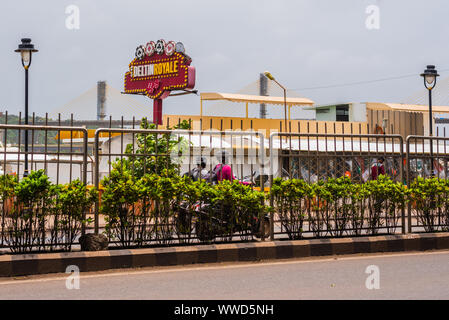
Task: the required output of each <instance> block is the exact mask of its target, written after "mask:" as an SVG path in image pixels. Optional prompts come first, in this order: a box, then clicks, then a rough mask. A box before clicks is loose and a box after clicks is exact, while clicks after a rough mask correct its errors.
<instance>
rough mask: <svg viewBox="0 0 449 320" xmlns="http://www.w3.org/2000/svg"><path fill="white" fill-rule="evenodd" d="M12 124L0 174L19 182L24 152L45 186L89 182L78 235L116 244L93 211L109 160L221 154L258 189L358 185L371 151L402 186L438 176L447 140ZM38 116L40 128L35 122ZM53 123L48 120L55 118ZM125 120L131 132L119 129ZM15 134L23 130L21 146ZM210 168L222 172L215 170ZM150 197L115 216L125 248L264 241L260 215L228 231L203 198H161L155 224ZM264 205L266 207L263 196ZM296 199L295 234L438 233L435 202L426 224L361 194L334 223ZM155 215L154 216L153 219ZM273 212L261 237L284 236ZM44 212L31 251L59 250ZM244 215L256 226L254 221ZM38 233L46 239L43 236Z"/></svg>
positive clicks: (140, 172)
mask: <svg viewBox="0 0 449 320" xmlns="http://www.w3.org/2000/svg"><path fill="white" fill-rule="evenodd" d="M6 119H8V118H7V117H6ZM33 119H34V117H33ZM20 121H21V120H20V117H19V119H18V123H17V124H2V125H0V132H1V133H2V136H1V142H2V146H1V149H0V165H1V167H2V170H3V172H2V176H3V177H5V176H7V175H16V176H17V177H18V179H19V180H21V179H22V178H23V174H24V163H25V158H27V159H28V160H27V161H28V164H29V169H30V170H33V171H35V170H38V169H43V170H44V171H45V173H46V174H47V175H48V176H49V177H50V180H51V181H52V182H53V183H54V184H64V183H68V182H71V181H73V180H75V179H80V180H81V181H82V182H83V183H84V184H87V185H92V187H96V188H97V189H98V190H99V193H100V196H99V197H98V200H97V202H96V205H95V207H94V208H92V210H87V211H86V212H85V213H84V218H89V217H91V218H93V223H92V224H89V223H88V222H83V224H82V228H83V230H82V232H85V229H86V228H92V229H93V231H94V232H97V233H101V232H105V231H106V232H108V234H109V236H110V240H111V242H112V243H115V244H122V245H123V244H124V242H123V241H122V240H123V239H124V238H123V232H124V230H119V229H117V230H116V232H115V233H111V230H110V229H108V222H110V220H108V219H110V218H111V217H110V216H109V217H108V216H107V214H105V213H104V212H102V211H101V210H100V208H101V207H102V204H103V203H104V198H102V196H103V195H104V192H106V186H105V185H104V183H103V181H105V180H104V179H105V178H107V177H110V176H111V172H113V171H114V168H115V166H117V165H119V166H121V167H122V168H123V166H128V169H130V173H131V176H133V177H138V178H141V177H142V176H144V175H145V174H146V173H152V172H153V173H154V172H155V173H161V172H162V170H163V169H170V168H171V165H172V164H175V165H174V168H175V169H176V171H177V174H178V175H179V176H182V175H184V174H185V173H189V172H191V171H192V169H194V168H195V167H197V164H198V163H200V161H198V159H199V158H205V162H206V163H207V165H206V167H205V168H204V169H205V170H206V171H208V172H211V171H213V169H214V168H215V167H216V165H217V164H219V163H220V162H222V161H221V160H222V159H220V158H221V157H222V151H225V157H226V158H225V163H227V164H229V165H230V166H231V169H232V172H233V174H234V175H235V176H236V178H237V179H239V180H242V181H248V182H251V188H252V189H257V190H262V191H265V192H267V191H269V190H270V188H271V187H272V186H273V180H274V179H275V178H276V177H280V178H283V179H302V180H304V181H306V182H307V183H308V184H313V183H317V182H319V181H324V180H327V179H328V178H338V177H342V176H347V177H349V178H350V179H351V180H352V181H353V182H354V183H364V182H367V181H370V180H371V179H372V177H371V168H372V166H373V164H375V163H376V161H377V160H378V159H379V158H381V157H382V158H384V167H385V170H386V174H387V175H388V176H390V177H391V178H392V180H393V181H395V182H400V183H403V184H407V185H410V184H411V183H412V182H413V180H414V179H415V178H416V177H437V178H440V179H447V178H448V177H447V176H448V173H449V171H448V161H449V153H448V151H449V138H442V137H424V136H409V137H408V138H407V139H406V141H405V143H404V141H403V138H402V136H400V135H372V134H344V133H341V134H324V133H283V132H275V133H272V134H271V135H270V137H269V140H267V139H265V136H264V134H263V133H261V132H256V131H253V130H250V131H233V130H228V131H215V130H169V129H157V130H155V129H136V128H135V126H137V125H138V124H139V122H137V121H135V120H133V121H132V122H125V121H124V120H123V119H122V120H121V121H118V122H116V123H115V125H118V126H120V128H111V127H112V125H113V122H112V119H110V121H109V126H110V128H99V129H97V130H96V131H95V136H94V137H93V139H92V138H90V139H89V132H88V129H87V128H85V127H80V126H78V127H74V126H71V125H73V124H74V123H76V124H79V123H77V122H75V121H74V120H73V118H72V119H71V121H70V122H69V124H71V125H69V126H60V125H53V126H49V125H48V123H50V120H49V119H48V117H46V118H45V120H42V119H41V120H39V121H34V120H33V121H32V123H33V122H34V124H31V125H28V126H26V125H23V124H22V123H21V122H20ZM5 122H7V121H5ZM42 122H44V124H43V125H42V124H36V123H42ZM51 123H52V124H54V122H51ZM61 123H63V122H61V121H60V120H58V121H57V123H56V124H61ZM125 123H126V124H125ZM125 125H127V126H129V127H131V128H124V127H125ZM63 133H65V135H64V134H63ZM25 134H28V136H29V139H28V140H29V148H28V150H27V151H26V152H25V146H24V135H25ZM430 145H432V147H430ZM25 154H26V157H25ZM219 167H220V166H219ZM201 172H202V171H200V179H202V178H209V179H211V176H212V175H211V174H210V173H206V174H205V177H203V176H202V174H203V173H201ZM219 174H220V175H221V174H222V172H221V171H219ZM125 200H127V199H125ZM129 200H130V201H131V199H129ZM13 201H14V199H9V198H5V197H2V199H1V205H2V224H1V228H2V229H1V232H2V236H1V245H2V247H4V248H9V247H11V242H10V241H9V242H8V241H6V240H7V239H6V236H7V230H8V228H9V226H10V225H11V223H10V221H11V208H12V203H13ZM158 201H159V200H154V199H147V200H143V199H137V200H136V201H134V203H131V204H129V206H128V208H127V209H126V212H125V211H123V212H122V213H123V214H126V215H128V216H131V217H139V219H140V220H139V221H134V222H132V223H134V225H133V230H134V231H135V233H133V234H132V235H129V236H127V238H126V239H125V240H126V241H125V244H126V245H129V246H142V245H158V244H163V245H167V244H175V243H198V242H214V241H215V242H217V241H218V242H220V241H237V240H251V239H254V238H255V237H257V238H261V239H264V238H266V236H267V233H265V231H266V230H264V228H265V226H266V225H265V222H266V221H267V220H265V219H266V217H263V218H262V220H260V217H255V216H251V215H250V216H251V217H252V218H254V219H253V220H251V219H250V220H251V221H249V222H248V223H247V224H246V225H245V227H244V228H237V226H238V224H239V223H238V222H237V220H235V218H236V214H237V213H236V212H231V211H232V210H230V209H229V207H226V206H221V207H220V208H210V207H207V203H206V202H207V201H206V200H204V199H203V200H202V201H199V203H198V202H196V203H186V201H185V200H183V201H177V200H176V201H173V202H171V203H169V207H168V208H167V210H168V211H167V212H169V215H168V216H167V218H164V219H165V220H164V219H162V218H161V217H162V216H161V215H162V213H161V212H160V211H157V210H159V209H158V208H159V207H161V208H162V207H163V206H164V204H161V203H159V202H158ZM344 201H345V200H343V202H340V203H338V206H340V207H341V208H343V207H345V206H346V205H347V203H345V202H344ZM125 202H126V201H125ZM269 202H270V204H271V206H274V207H275V203H274V199H273V197H271V199H270V200H269ZM267 204H268V203H267ZM297 205H298V208H299V209H298V208H296V209H295V210H300V211H301V214H303V215H304V220H303V221H301V225H300V229H301V232H300V237H335V236H344V235H368V234H392V233H398V232H406V231H407V232H422V231H424V232H425V231H442V230H447V227H448V224H449V223H448V222H449V218H448V216H449V215H448V212H449V207H448V208H446V207H444V206H443V207H442V206H440V207H438V208H436V209H434V210H431V212H430V213H427V217H428V218H430V221H431V223H430V224H431V225H432V226H431V228H429V227H428V226H429V222H428V221H429V220H428V221H427V222H426V221H424V222H423V220H422V213H420V212H419V208H417V207H416V205H414V204H413V203H409V204H408V207H407V208H405V209H404V208H397V209H395V210H394V212H393V215H391V212H389V214H388V215H387V207H388V206H389V204H388V203H387V202H381V201H379V200H376V199H369V198H367V199H363V201H361V202H360V203H358V204H357V206H356V210H357V212H358V214H359V216H362V217H364V218H363V219H365V220H363V219H362V221H352V222H351V221H346V222H344V223H343V224H342V223H341V217H338V216H335V215H332V208H330V207H328V206H327V203H325V202H324V201H320V199H318V198H316V199H306V198H304V199H301V200H300V201H298V203H297ZM340 207H339V208H340ZM376 208H377V209H376ZM379 208H380V209H379ZM373 210H374V211H375V210H377V211H379V210H380V211H382V212H381V216H380V217H379V219H380V221H382V223H379V224H378V225H375V226H373V225H371V224H370V223H369V217H371V216H372V215H373V214H374V211H373ZM155 212H156V213H157V214H158V215H159V216H158V217H159V218H161V219H162V220H159V221H155ZM198 212H202V213H198ZM211 212H213V213H211ZM239 212H240V211H239ZM205 213H207V214H205ZM230 213H231V215H230ZM283 214H284V213H283V212H280V211H279V210H278V211H277V212H272V213H271V214H270V216H269V220H268V221H269V230H268V231H269V235H270V238H271V239H282V238H286V237H290V238H291V234H292V233H291V228H290V227H291V224H292V223H297V221H291V220H288V219H286V218H285V217H284V216H282V215H283ZM195 215H196V216H197V217H196V218H195ZM230 216H231V217H233V218H230ZM48 218H49V219H47V221H44V220H43V221H44V222H43V223H44V228H41V227H40V229H39V230H41V231H42V230H44V233H45V236H44V237H42V239H44V240H43V241H44V243H35V244H32V246H33V247H35V248H37V250H47V249H48V248H49V247H51V248H56V249H57V248H67V247H64V245H65V243H64V242H61V241H62V240H57V241H56V240H54V239H53V240H52V230H53V229H54V226H55V225H56V224H55V223H56V222H55V221H54V218H53V217H52V216H51V215H50V216H48ZM159 218H158V219H159ZM256 218H258V219H256ZM52 219H53V220H52ZM133 219H134V218H133ZM230 219H234V220H233V222H232V227H229V224H230V223H229V221H230ZM254 221H257V223H258V224H257V225H254V223H253V222H254ZM41 223H42V221H41ZM126 223H128V222H126ZM109 226H110V223H109ZM181 229H182V230H181ZM139 230H140V231H139ZM211 230H212V231H211ZM223 230H225V231H223ZM128 231H129V230H128ZM134 231H133V232H134ZM139 232H140V233H139ZM144 233H145V234H146V238H144V239H143V238H142V237H141V236H142V234H144ZM47 238H48V239H49V242H48V243H46V242H45V241H46V239H47ZM293 238H295V236H293ZM42 239H41V240H42ZM76 240H77V238H76ZM55 241H56V242H55ZM16 245H17V244H16ZM30 250H32V248H31V247H30Z"/></svg>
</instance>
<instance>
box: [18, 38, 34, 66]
mask: <svg viewBox="0 0 449 320" xmlns="http://www.w3.org/2000/svg"><path fill="white" fill-rule="evenodd" d="M21 41H22V43H20V44H19V47H18V48H17V49H16V50H14V51H15V52H20V56H21V58H22V65H23V67H24V68H25V69H28V68H29V66H30V65H31V54H32V53H33V52H38V50H37V49H35V48H34V44H32V43H31V39H30V38H23V39H22V40H21Z"/></svg>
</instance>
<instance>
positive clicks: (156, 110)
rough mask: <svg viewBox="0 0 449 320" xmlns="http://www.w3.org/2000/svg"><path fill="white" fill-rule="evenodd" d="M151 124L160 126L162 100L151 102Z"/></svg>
mask: <svg viewBox="0 0 449 320" xmlns="http://www.w3.org/2000/svg"><path fill="white" fill-rule="evenodd" d="M153 123H154V124H157V125H161V124H162V99H154V100H153Z"/></svg>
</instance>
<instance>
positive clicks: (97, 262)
mask: <svg viewBox="0 0 449 320" xmlns="http://www.w3.org/2000/svg"><path fill="white" fill-rule="evenodd" d="M435 249H449V232H445V233H426V234H406V235H389V236H373V237H355V238H338V239H312V240H294V241H272V242H269V241H266V242H256V243H237V244H217V245H195V246H183V247H170V248H151V249H120V250H109V251H97V252H87V251H85V252H65V253H42V254H20V255H3V256H0V277H11V276H23V275H35V274H46V273H64V272H65V271H66V268H67V266H69V265H76V266H78V267H79V269H80V271H81V272H87V271H102V270H108V269H118V268H140V267H156V266H174V265H189V264H197V263H217V262H237V261H258V260H273V259H291V258H302V257H313V256H328V255H343V254H357V253H376V252H401V251H425V250H435Z"/></svg>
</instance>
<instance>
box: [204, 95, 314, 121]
mask: <svg viewBox="0 0 449 320" xmlns="http://www.w3.org/2000/svg"><path fill="white" fill-rule="evenodd" d="M203 100H226V101H231V102H240V103H246V118H248V104H249V103H257V104H259V103H265V104H277V105H284V103H285V102H286V104H287V106H288V118H289V119H290V108H291V107H293V106H304V105H306V106H307V105H313V104H314V103H315V102H313V101H312V100H310V99H307V98H289V97H287V98H286V99H284V97H270V96H255V95H249V94H237V93H220V92H202V93H201V111H200V115H201V116H203Z"/></svg>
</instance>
